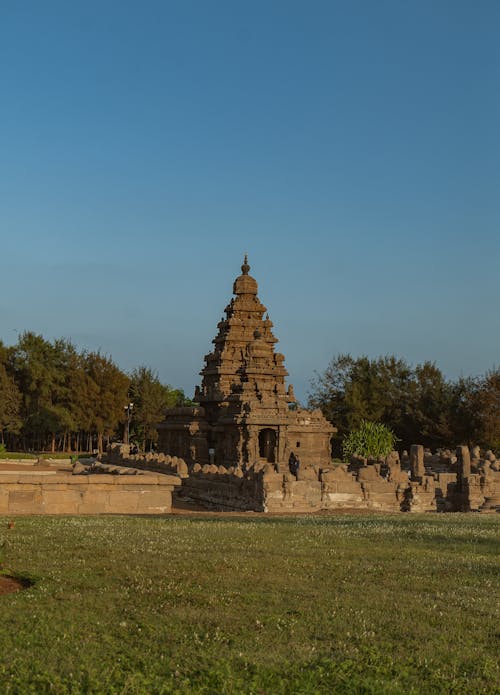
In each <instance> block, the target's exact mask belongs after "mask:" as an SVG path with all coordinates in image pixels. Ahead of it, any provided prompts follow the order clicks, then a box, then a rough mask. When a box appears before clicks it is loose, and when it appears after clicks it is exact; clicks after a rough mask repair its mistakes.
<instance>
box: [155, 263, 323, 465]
mask: <svg viewBox="0 0 500 695" xmlns="http://www.w3.org/2000/svg"><path fill="white" fill-rule="evenodd" d="M249 270H250V267H249V265H248V263H247V261H246V259H245V262H244V264H243V266H242V274H241V275H240V276H239V277H238V278H237V279H236V280H235V282H234V286H233V291H234V294H235V297H234V298H233V299H231V301H230V303H229V305H228V306H227V307H226V310H225V317H223V318H222V319H221V321H220V322H219V324H218V334H217V336H216V338H215V339H214V341H213V342H214V346H215V348H214V350H213V352H211V353H210V354H208V355H206V356H205V366H204V368H203V370H202V372H201V375H202V377H203V379H202V384H201V387H200V388H198V387H197V389H196V393H195V398H194V400H195V401H196V402H197V403H198V404H199V405H197V406H195V407H193V408H173V409H170V410H168V411H167V414H166V419H165V420H164V422H163V423H161V424H160V426H159V428H158V432H159V448H160V449H161V450H162V451H164V452H168V453H170V454H175V455H177V456H182V457H183V458H184V459H185V460H186V461H187V462H188V463H189V464H190V465H192V464H193V463H199V464H201V465H204V464H208V463H211V464H215V465H218V466H220V465H223V466H225V467H226V468H229V467H231V466H233V467H236V466H241V467H242V468H243V470H244V471H247V470H249V469H251V468H255V469H256V470H259V469H260V468H261V467H262V466H263V465H265V464H266V463H272V464H282V465H284V466H286V465H288V460H289V457H290V454H291V452H294V453H295V454H296V455H298V456H299V458H300V462H301V465H300V469H301V470H302V471H303V470H305V469H306V468H308V467H310V466H312V465H313V464H328V463H330V437H331V435H332V433H333V432H334V428H333V427H332V426H331V425H330V423H328V422H327V421H326V420H325V418H324V417H323V415H322V414H321V412H320V411H308V410H304V409H302V408H296V409H293V410H291V409H290V408H289V404H290V403H294V402H295V396H294V394H293V388H292V386H289V387H288V388H287V387H286V385H285V377H286V376H287V371H286V369H285V367H284V364H283V362H284V357H283V355H281V354H280V353H277V352H275V350H274V345H275V343H276V342H277V341H276V338H275V337H274V334H273V331H272V328H273V324H272V322H271V320H270V319H269V316H268V315H265V313H266V308H265V306H263V304H262V303H261V302H260V300H259V298H258V296H257V283H256V281H255V280H254V278H252V277H251V276H250V275H249ZM264 315H265V317H264Z"/></svg>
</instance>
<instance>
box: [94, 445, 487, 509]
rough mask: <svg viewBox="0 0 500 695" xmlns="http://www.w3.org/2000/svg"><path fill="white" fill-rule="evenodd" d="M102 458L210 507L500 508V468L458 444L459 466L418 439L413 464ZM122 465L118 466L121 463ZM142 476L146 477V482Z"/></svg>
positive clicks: (114, 453) (117, 454) (392, 458)
mask: <svg viewBox="0 0 500 695" xmlns="http://www.w3.org/2000/svg"><path fill="white" fill-rule="evenodd" d="M103 461H104V462H105V463H106V464H108V466H117V467H121V468H122V469H123V471H122V472H127V470H128V471H129V472H131V468H132V467H134V468H139V469H140V470H141V471H149V472H151V471H152V472H157V471H160V472H164V473H165V472H170V473H175V474H176V475H177V476H178V477H179V478H182V487H181V488H180V490H178V494H179V495H180V496H181V497H183V498H185V499H188V500H192V501H194V502H197V503H199V504H202V505H204V506H206V507H208V508H211V509H218V510H229V511H230V510H233V511H234V510H238V511H250V510H251V511H257V512H302V513H303V512H314V511H320V510H335V509H342V508H350V509H367V510H370V509H371V510H377V511H386V512H435V511H442V512H451V511H491V512H494V511H496V510H497V509H500V472H499V471H498V470H496V467H495V465H496V464H495V462H494V461H490V460H486V459H485V460H484V461H483V462H482V464H481V466H478V467H477V468H476V470H479V471H480V473H471V466H470V462H469V458H468V449H467V447H459V448H458V449H457V456H456V460H455V461H453V462H452V463H453V467H454V469H455V470H454V471H453V472H436V471H433V470H432V469H431V468H430V467H429V465H426V461H425V452H424V448H423V447H422V446H420V445H414V446H412V449H411V453H410V456H409V457H408V462H407V466H404V465H401V462H400V460H399V455H398V454H397V453H396V452H393V453H392V454H390V455H389V456H388V457H387V458H386V459H385V460H384V461H380V462H372V463H368V462H367V461H365V460H362V459H354V460H352V461H351V463H350V464H349V466H347V465H341V466H331V467H328V468H320V467H319V466H315V465H309V466H304V467H301V468H300V469H299V471H298V474H297V476H295V475H292V474H291V473H290V472H289V471H288V466H287V467H283V466H281V467H280V466H278V465H275V464H261V463H258V464H256V465H255V466H253V467H250V468H248V469H247V470H242V469H241V468H239V467H236V468H234V467H230V468H226V467H225V466H216V465H215V464H212V465H209V464H205V465H203V466H201V465H200V464H195V465H193V466H190V467H189V468H188V466H187V465H186V463H185V461H184V460H183V459H181V458H178V457H176V456H169V455H168V454H136V455H131V454H130V453H129V447H128V446H125V445H123V444H121V445H120V444H113V445H112V446H111V447H110V448H109V449H108V452H107V454H106V455H105V456H104V457H103ZM115 472H118V470H115ZM141 482H142V481H141Z"/></svg>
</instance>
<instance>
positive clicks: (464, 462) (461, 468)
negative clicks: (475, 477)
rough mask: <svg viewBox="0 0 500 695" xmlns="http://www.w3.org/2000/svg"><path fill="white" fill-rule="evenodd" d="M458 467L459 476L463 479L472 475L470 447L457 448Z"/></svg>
mask: <svg viewBox="0 0 500 695" xmlns="http://www.w3.org/2000/svg"><path fill="white" fill-rule="evenodd" d="M457 467H458V476H459V478H461V479H463V478H466V477H467V476H469V475H470V453H469V447H467V446H459V447H457Z"/></svg>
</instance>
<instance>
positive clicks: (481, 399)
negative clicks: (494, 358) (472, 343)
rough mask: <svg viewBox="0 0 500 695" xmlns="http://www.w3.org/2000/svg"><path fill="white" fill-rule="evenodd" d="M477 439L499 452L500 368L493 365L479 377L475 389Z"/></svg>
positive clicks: (486, 446)
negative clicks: (477, 423) (476, 388)
mask: <svg viewBox="0 0 500 695" xmlns="http://www.w3.org/2000/svg"><path fill="white" fill-rule="evenodd" d="M475 400H476V406H477V413H478V420H479V437H478V439H477V441H479V442H480V443H481V444H482V445H483V446H484V447H485V448H488V449H493V450H494V451H496V452H497V454H500V368H499V367H494V368H493V369H491V370H490V371H488V372H486V374H485V375H484V376H483V377H482V378H481V379H480V382H479V388H478V390H477V391H476V399H475Z"/></svg>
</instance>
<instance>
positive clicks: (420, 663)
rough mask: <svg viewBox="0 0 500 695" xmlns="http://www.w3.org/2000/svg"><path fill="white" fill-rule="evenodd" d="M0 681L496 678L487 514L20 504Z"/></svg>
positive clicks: (104, 687)
mask: <svg viewBox="0 0 500 695" xmlns="http://www.w3.org/2000/svg"><path fill="white" fill-rule="evenodd" d="M0 526H1V528H0V543H2V542H4V548H3V554H4V560H3V571H4V573H6V572H7V571H8V572H10V573H17V574H19V575H29V576H30V577H31V578H32V579H33V581H34V584H33V585H32V586H31V587H30V588H29V589H27V590H25V591H22V592H19V593H17V594H10V595H6V596H1V597H0V616H1V629H0V692H2V693H27V692H32V693H49V692H50V693H56V694H57V693H123V694H125V693H127V694H133V693H207V694H208V693H214V694H225V693H231V694H232V693H236V694H239V693H255V694H256V695H260V694H266V695H271V694H274V693H279V694H283V695H285V694H286V695H290V694H293V693H310V694H312V693H426V694H427V693H467V694H468V695H469V694H472V693H474V694H475V693H499V692H500V681H499V676H500V672H499V666H498V654H499V646H500V644H499V622H498V618H499V615H498V611H499V598H500V596H499V582H498V579H499V533H500V519H499V516H498V515H493V516H480V515H477V514H476V515H474V514H469V515H461V514H450V515H432V514H428V515H425V516H423V515H422V516H410V515H391V516H389V515H388V516H382V515H380V516H379V515H377V516H349V515H344V516H329V517H301V518H289V517H286V518H285V517H283V518H281V517H274V518H264V517H256V516H251V515H248V516H246V517H244V516H242V517H229V518H225V519H221V518H220V517H219V518H217V517H213V518H188V517H181V516H178V517H169V518H137V517H87V518H84V517H65V518H59V517H23V518H17V519H16V520H15V527H14V528H13V529H11V530H8V529H7V520H6V519H5V517H4V518H1V519H0Z"/></svg>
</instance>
